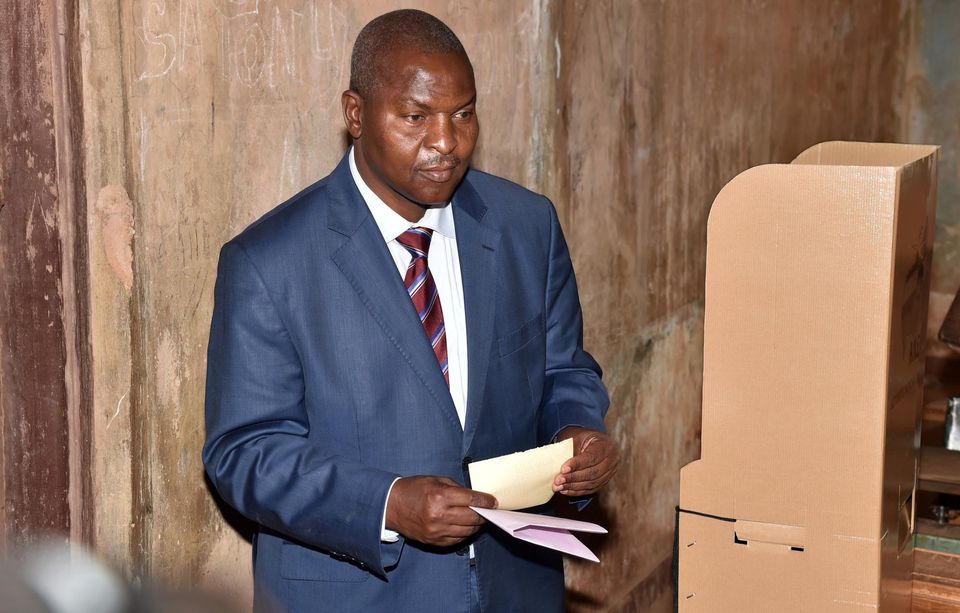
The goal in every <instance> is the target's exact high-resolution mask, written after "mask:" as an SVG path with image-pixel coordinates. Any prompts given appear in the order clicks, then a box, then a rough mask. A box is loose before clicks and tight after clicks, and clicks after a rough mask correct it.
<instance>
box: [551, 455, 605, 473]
mask: <svg viewBox="0 0 960 613" xmlns="http://www.w3.org/2000/svg"><path fill="white" fill-rule="evenodd" d="M603 457H604V456H603V454H597V453H594V452H583V453H578V454H577V455H575V456H573V457H572V458H570V459H569V460H567V461H566V462H564V463H563V466H561V467H560V474H561V475H565V474H568V473H572V472H576V471H578V470H583V469H584V468H587V467H589V466H594V465H596V464H598V463H599V462H600V461H601V460H602V459H603Z"/></svg>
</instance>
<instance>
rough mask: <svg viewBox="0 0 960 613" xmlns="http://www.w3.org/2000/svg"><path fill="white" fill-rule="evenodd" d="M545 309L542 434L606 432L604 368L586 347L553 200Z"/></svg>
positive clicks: (549, 436) (574, 284)
mask: <svg viewBox="0 0 960 613" xmlns="http://www.w3.org/2000/svg"><path fill="white" fill-rule="evenodd" d="M548 208H549V211H550V256H549V265H548V270H547V284H546V296H545V304H544V312H545V314H546V372H545V383H544V393H543V406H542V411H541V417H540V432H539V438H540V441H541V442H543V443H546V442H550V441H552V440H553V439H554V438H555V437H556V436H557V434H559V433H560V431H561V430H563V429H564V428H566V427H567V426H582V427H584V428H591V429H593V430H599V431H601V432H603V431H605V429H604V425H603V417H604V415H606V412H607V408H608V407H609V405H610V400H609V398H608V396H607V390H606V388H604V386H603V383H602V382H601V380H600V377H601V374H602V373H601V370H600V366H599V365H598V364H597V362H596V361H595V360H594V359H593V357H592V356H591V355H590V354H589V353H587V352H586V351H584V349H583V315H582V314H581V311H580V297H579V295H578V293H577V280H576V278H575V276H574V274H573V264H572V263H571V261H570V252H569V251H568V250H567V243H566V241H565V240H564V238H563V231H562V230H561V229H560V222H559V220H558V219H557V213H556V210H555V209H554V207H553V205H552V204H549V206H548Z"/></svg>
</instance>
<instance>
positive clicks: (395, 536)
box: [380, 477, 400, 543]
mask: <svg viewBox="0 0 960 613" xmlns="http://www.w3.org/2000/svg"><path fill="white" fill-rule="evenodd" d="M399 480H400V477H397V478H396V479H394V480H393V483H391V484H390V489H388V490H387V497H386V499H385V500H384V501H383V517H382V518H381V520H380V542H382V543H396V542H397V541H398V540H400V533H398V532H394V531H393V530H387V503H388V502H389V501H390V492H392V491H393V486H394V484H396V482H397V481H399Z"/></svg>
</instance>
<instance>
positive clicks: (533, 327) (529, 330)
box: [497, 313, 546, 357]
mask: <svg viewBox="0 0 960 613" xmlns="http://www.w3.org/2000/svg"><path fill="white" fill-rule="evenodd" d="M545 323H546V322H545V321H544V317H543V313H539V314H538V315H537V316H536V317H534V318H533V319H530V320H529V321H527V322H526V323H525V324H523V325H522V326H520V327H519V328H517V329H516V330H514V331H513V332H510V333H509V334H504V335H503V336H501V337H500V339H499V340H498V341H497V347H498V349H499V351H500V357H506V356H508V355H510V354H511V353H513V352H515V351H518V350H520V349H522V348H523V347H525V346H526V345H527V344H528V343H530V342H531V341H533V340H534V339H535V338H537V337H540V336H543V330H544V326H545Z"/></svg>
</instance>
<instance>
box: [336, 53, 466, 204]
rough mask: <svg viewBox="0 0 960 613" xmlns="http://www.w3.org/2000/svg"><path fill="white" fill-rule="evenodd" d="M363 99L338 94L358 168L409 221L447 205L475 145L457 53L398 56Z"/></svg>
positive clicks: (462, 61) (389, 60) (389, 61)
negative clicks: (427, 211) (428, 209)
mask: <svg viewBox="0 0 960 613" xmlns="http://www.w3.org/2000/svg"><path fill="white" fill-rule="evenodd" d="M384 64H385V65H387V66H391V67H392V70H388V71H387V74H385V75H383V77H382V80H381V85H380V86H379V87H378V88H376V89H375V91H373V92H371V93H369V94H368V97H367V98H360V97H359V96H358V95H356V94H354V93H352V92H347V93H345V94H344V99H343V104H344V116H345V119H346V122H347V128H348V130H349V131H350V134H351V136H353V138H354V139H355V140H354V147H355V149H354V152H355V155H356V161H357V168H358V170H359V171H360V174H361V176H362V177H363V179H364V181H365V182H366V183H367V185H369V187H370V188H371V189H372V190H373V191H374V193H376V194H377V195H378V196H380V198H382V199H383V201H384V202H385V203H387V205H388V206H390V208H392V209H393V210H395V211H396V212H397V213H399V214H400V215H402V216H403V217H405V218H406V219H408V220H410V221H418V220H419V219H420V218H421V217H422V216H423V212H424V209H425V208H426V207H429V206H437V205H443V204H446V203H447V202H449V200H450V198H451V197H452V196H453V192H454V190H455V189H456V188H457V185H459V184H460V180H461V179H463V175H464V173H466V171H467V167H468V166H469V164H470V157H471V156H472V155H473V149H474V147H475V146H476V144H477V136H478V135H479V133H480V124H479V123H478V121H477V116H476V112H475V102H476V96H477V94H476V88H475V85H474V81H473V70H472V68H471V67H470V64H469V62H468V61H467V59H466V58H465V57H463V56H461V55H458V54H423V53H420V52H417V51H412V50H397V51H394V52H392V53H391V54H390V56H389V57H388V58H385V61H384Z"/></svg>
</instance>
